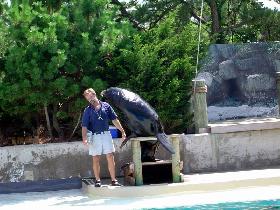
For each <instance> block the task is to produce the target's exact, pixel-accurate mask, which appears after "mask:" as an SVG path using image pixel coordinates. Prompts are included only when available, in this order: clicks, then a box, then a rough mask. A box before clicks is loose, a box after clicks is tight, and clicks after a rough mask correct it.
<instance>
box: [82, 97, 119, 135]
mask: <svg viewBox="0 0 280 210" xmlns="http://www.w3.org/2000/svg"><path fill="white" fill-rule="evenodd" d="M99 102H100V104H101V107H100V109H99V110H98V111H96V110H95V109H94V107H93V106H91V105H89V106H87V107H86V108H85V110H84V114H83V118H82V127H86V128H87V129H88V130H90V131H91V132H93V133H96V132H102V131H108V130H109V121H110V120H115V119H116V118H117V115H116V113H115V111H114V110H113V108H112V107H111V106H110V105H109V104H108V103H106V102H103V101H99Z"/></svg>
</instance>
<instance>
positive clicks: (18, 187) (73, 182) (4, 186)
mask: <svg viewBox="0 0 280 210" xmlns="http://www.w3.org/2000/svg"><path fill="white" fill-rule="evenodd" d="M81 187H82V181H81V178H79V177H75V178H66V179H54V180H42V181H25V182H8V183H0V194H8V193H25V192H44V191H50V190H51V191H56V190H69V189H80V188H81Z"/></svg>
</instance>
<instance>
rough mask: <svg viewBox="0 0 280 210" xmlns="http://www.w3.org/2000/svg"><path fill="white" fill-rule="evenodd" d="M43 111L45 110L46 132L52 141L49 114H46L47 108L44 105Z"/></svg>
mask: <svg viewBox="0 0 280 210" xmlns="http://www.w3.org/2000/svg"><path fill="white" fill-rule="evenodd" d="M44 110H45V116H46V121H47V128H48V132H49V135H50V137H51V140H52V141H53V134H52V128H51V123H50V117H49V113H48V106H47V105H46V104H45V105H44Z"/></svg>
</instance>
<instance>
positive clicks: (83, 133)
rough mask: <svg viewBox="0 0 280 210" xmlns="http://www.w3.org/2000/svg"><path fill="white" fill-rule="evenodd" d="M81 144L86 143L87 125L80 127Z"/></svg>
mask: <svg viewBox="0 0 280 210" xmlns="http://www.w3.org/2000/svg"><path fill="white" fill-rule="evenodd" d="M82 137H83V144H84V145H86V144H87V127H82Z"/></svg>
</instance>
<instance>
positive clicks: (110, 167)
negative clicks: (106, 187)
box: [106, 153, 116, 181]
mask: <svg viewBox="0 0 280 210" xmlns="http://www.w3.org/2000/svg"><path fill="white" fill-rule="evenodd" d="M106 158H107V163H108V170H109V173H110V176H111V179H112V181H115V180H116V172H115V160H114V155H113V153H109V154H106Z"/></svg>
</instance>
